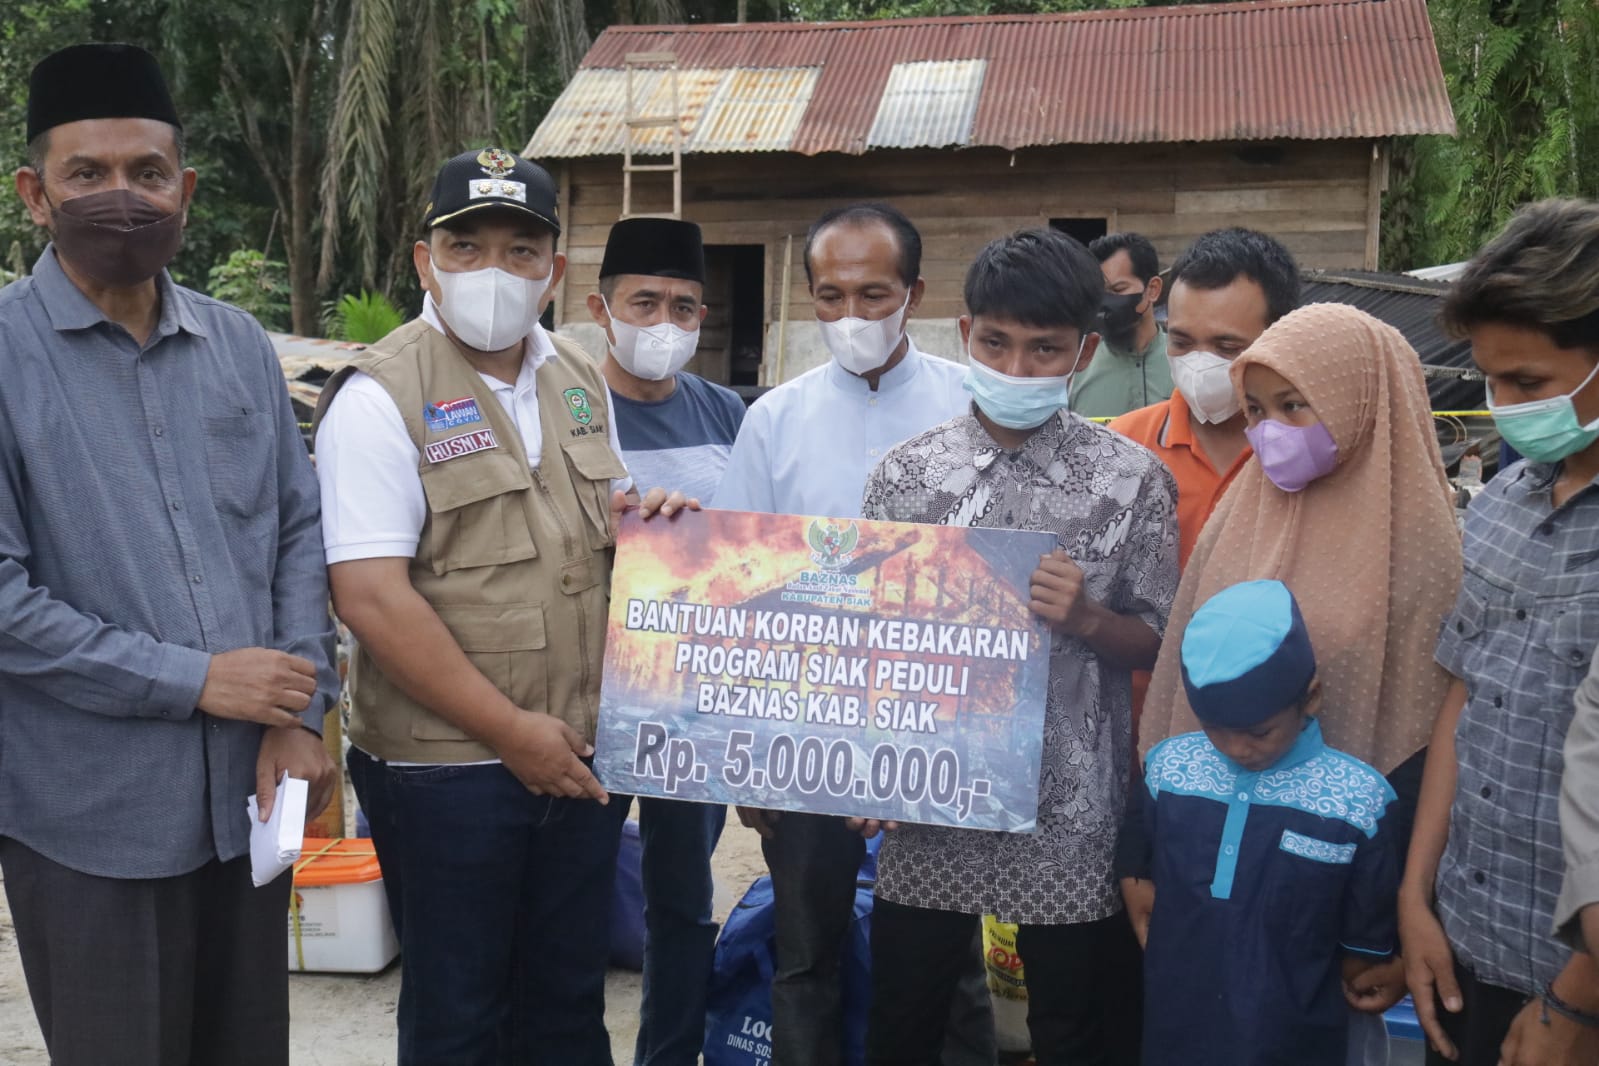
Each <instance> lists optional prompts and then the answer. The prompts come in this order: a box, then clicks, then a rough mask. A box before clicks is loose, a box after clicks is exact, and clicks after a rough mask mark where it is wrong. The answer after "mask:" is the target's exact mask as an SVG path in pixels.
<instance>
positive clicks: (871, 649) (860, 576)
mask: <svg viewBox="0 0 1599 1066" xmlns="http://www.w3.org/2000/svg"><path fill="white" fill-rule="evenodd" d="M1053 546H1054V538H1053V537H1052V536H1051V535H1050V534H1047V533H1029V532H1018V531H1014V530H997V529H968V528H952V527H946V526H921V525H905V524H900V523H894V522H867V521H859V520H856V521H851V520H835V519H827V518H813V517H801V516H795V515H765V514H747V513H744V512H738V511H702V512H697V513H694V512H691V513H687V514H683V515H681V516H679V517H678V518H676V519H674V520H671V521H667V520H663V519H656V520H653V521H650V522H641V521H640V520H639V519H638V517H637V515H636V514H633V513H629V515H628V516H627V517H626V518H624V519H623V522H622V526H621V529H620V531H619V533H618V537H617V549H616V566H615V572H614V574H613V577H612V585H611V616H610V625H609V631H608V633H607V637H606V650H605V677H604V683H603V689H602V692H601V699H600V722H599V734H598V739H597V740H596V743H595V748H596V753H595V769H596V772H597V773H598V775H599V778H600V780H601V781H602V782H603V783H604V784H605V787H606V788H608V789H611V790H614V791H617V792H623V793H630V794H633V795H645V796H665V797H670V798H673V799H683V800H696V801H700V802H708V803H735V804H741V805H744V806H752V807H765V808H771V809H777V810H794V811H809V812H812V813H818V814H843V815H859V816H864V817H870V818H883V819H895V820H898V821H906V822H922V823H929V824H935V825H953V826H962V827H965V828H974V829H996V830H1012V831H1019V830H1026V829H1029V828H1031V827H1032V826H1033V824H1034V822H1035V820H1036V817H1037V812H1038V767H1039V756H1040V754H1041V751H1042V748H1043V728H1044V696H1045V689H1046V687H1047V685H1048V680H1049V631H1048V629H1047V627H1046V626H1045V625H1044V624H1043V623H1042V622H1041V621H1040V620H1039V619H1038V618H1037V617H1036V616H1034V615H1033V614H1032V613H1031V612H1030V611H1029V610H1028V608H1027V603H1028V599H1029V595H1028V586H1029V583H1030V581H1029V579H1030V576H1031V574H1032V572H1033V570H1034V569H1035V568H1036V567H1037V566H1038V560H1039V557H1040V556H1042V555H1044V554H1046V553H1047V552H1048V551H1050V550H1051V548H1052V547H1053Z"/></svg>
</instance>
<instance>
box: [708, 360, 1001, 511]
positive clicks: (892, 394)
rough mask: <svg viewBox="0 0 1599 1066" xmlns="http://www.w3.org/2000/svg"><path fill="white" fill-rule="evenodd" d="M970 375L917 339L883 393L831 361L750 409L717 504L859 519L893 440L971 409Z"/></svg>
mask: <svg viewBox="0 0 1599 1066" xmlns="http://www.w3.org/2000/svg"><path fill="white" fill-rule="evenodd" d="M965 380H966V368H965V367H963V366H961V365H960V364H959V363H952V362H950V361H949V360H947V359H941V358H939V357H938V356H930V355H924V354H923V353H922V352H920V351H918V350H917V348H916V345H915V344H914V343H912V344H910V346H909V348H908V350H907V351H906V352H905V358H904V359H902V360H900V363H899V365H898V366H896V367H894V368H893V369H892V370H890V371H888V372H887V373H885V374H884V375H883V376H882V377H881V378H880V379H878V383H877V389H876V391H873V389H872V387H871V386H870V385H869V384H867V382H866V379H865V378H861V377H857V376H856V375H854V374H851V373H850V372H849V371H847V370H845V369H844V368H843V367H841V366H839V365H838V363H837V362H836V361H834V360H831V359H829V360H828V361H827V362H826V363H824V364H823V365H821V366H819V367H816V368H815V369H813V370H808V371H806V372H805V373H804V374H801V375H800V376H799V377H797V378H795V379H794V380H793V381H790V382H788V383H786V384H783V385H779V386H778V387H777V388H775V389H773V390H772V391H771V392H769V393H767V394H766V395H765V396H762V397H761V398H760V400H759V401H758V402H757V403H756V404H755V405H754V406H753V407H751V408H750V410H749V414H747V415H745V416H744V424H743V426H742V427H741V428H740V429H739V433H738V440H737V441H735V442H734V444H733V454H732V455H731V456H729V457H728V462H727V470H726V471H724V472H723V474H722V484H721V487H720V488H719V489H718V490H717V492H716V506H717V507H721V508H725V509H727V510H731V511H764V512H768V513H775V514H805V515H825V516H828V517H831V518H859V517H860V513H861V494H862V492H863V490H864V489H865V487H866V475H868V474H870V473H871V472H872V468H873V467H875V466H876V465H877V463H878V461H879V460H880V459H882V457H883V456H884V455H886V454H887V453H888V450H889V449H890V448H892V447H893V446H894V445H896V444H898V443H900V442H901V441H903V440H906V439H907V438H910V437H913V436H915V435H916V434H918V433H920V432H922V431H923V430H927V429H931V428H933V427H934V426H936V425H938V424H939V423H940V422H944V421H947V420H949V419H951V418H954V417H955V416H956V415H961V414H965V413H966V411H967V409H968V407H969V406H970V402H971V396H970V395H969V394H968V393H967V392H966V390H965V389H964V388H962V386H961V383H962V382H963V381H965Z"/></svg>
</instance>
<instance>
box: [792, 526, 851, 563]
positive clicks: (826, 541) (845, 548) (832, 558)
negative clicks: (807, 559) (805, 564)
mask: <svg viewBox="0 0 1599 1066" xmlns="http://www.w3.org/2000/svg"><path fill="white" fill-rule="evenodd" d="M860 539H861V532H860V530H858V529H856V528H855V523H854V522H851V523H850V524H849V525H848V526H847V527H844V528H842V529H841V528H839V526H838V525H837V524H836V523H833V522H826V521H823V520H822V519H820V518H815V519H812V520H811V526H810V528H809V529H808V530H806V531H805V541H806V543H808V544H809V545H810V546H811V562H813V563H815V564H816V565H817V566H819V567H821V568H822V569H823V570H837V569H839V568H841V567H844V566H848V565H849V563H850V561H851V560H852V559H854V558H855V556H853V555H851V554H850V553H851V552H853V551H854V550H855V542H856V541H858V540H860Z"/></svg>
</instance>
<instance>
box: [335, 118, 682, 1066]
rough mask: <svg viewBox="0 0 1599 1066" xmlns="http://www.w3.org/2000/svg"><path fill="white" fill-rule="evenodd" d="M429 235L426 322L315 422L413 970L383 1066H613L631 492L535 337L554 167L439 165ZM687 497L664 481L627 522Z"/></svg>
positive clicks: (590, 377)
mask: <svg viewBox="0 0 1599 1066" xmlns="http://www.w3.org/2000/svg"><path fill="white" fill-rule="evenodd" d="M424 225H425V227H426V229H427V235H426V238H425V239H423V240H420V241H418V242H417V244H416V248H415V251H414V261H415V264H416V272H417V276H418V278H419V279H420V280H421V284H422V288H423V289H424V290H425V291H426V293H427V295H426V297H425V298H424V302H423V308H422V315H421V317H420V318H418V319H416V320H415V321H412V322H409V323H407V324H406V325H404V326H401V327H400V328H399V329H397V330H395V331H394V332H393V333H391V334H389V336H387V337H385V338H384V339H383V340H381V341H379V342H378V343H377V344H375V345H373V346H372V347H371V348H368V349H367V350H366V351H365V352H363V353H361V355H360V356H359V357H358V358H357V359H356V360H355V361H354V363H353V364H352V365H351V366H349V367H347V368H345V369H343V370H341V371H339V373H337V374H335V375H334V376H333V378H332V379H331V380H330V381H329V382H328V384H327V387H326V389H325V390H324V391H323V394H322V400H321V403H320V404H319V406H318V409H317V418H316V423H317V428H316V445H317V455H318V472H319V476H320V478H321V483H322V500H323V507H324V509H325V510H326V511H327V513H328V516H329V520H328V521H327V522H326V523H325V525H324V529H323V532H324V547H325V549H326V556H327V561H328V565H329V576H330V581H331V584H332V589H333V600H334V607H335V609H336V610H337V611H338V613H339V615H340V617H341V618H343V620H344V621H345V623H346V624H347V625H348V626H349V627H350V630H351V632H353V633H354V634H355V637H356V639H357V641H358V643H359V648H358V650H357V652H356V655H355V658H354V661H353V662H352V664H351V669H350V698H351V720H350V739H351V742H352V744H353V747H352V748H351V750H350V754H349V768H350V776H351V779H352V781H353V782H354V784H355V788H356V793H357V795H358V796H359V797H360V800H361V806H362V808H363V809H364V810H365V811H366V814H367V817H368V819H369V821H370V822H371V825H372V837H373V842H374V844H375V845H376V847H377V852H378V859H379V861H380V863H381V864H382V866H383V874H384V889H385V891H386V892H387V893H388V897H389V904H390V908H391V910H392V912H393V915H394V923H395V929H396V931H397V932H398V933H399V936H400V947H401V951H402V953H403V955H402V962H401V985H400V1004H399V1012H398V1015H399V1016H398V1025H399V1062H400V1064H401V1066H412V1064H434V1063H446V1062H447V1063H451V1064H461V1066H473V1064H500V1063H513V1062H514V1063H551V1064H560V1066H568V1064H570V1066H590V1064H599V1066H610V1064H611V1051H610V1040H609V1038H608V1036H607V1035H606V1032H605V1022H604V1011H605V965H606V958H607V949H606V937H607V930H608V925H609V923H608V920H607V912H608V908H609V903H610V896H611V884H612V878H613V871H614V868H615V860H616V848H617V840H618V836H619V833H620V830H621V817H620V812H621V805H620V804H612V805H607V802H606V801H607V799H608V797H607V796H606V793H605V791H604V789H603V788H602V787H601V786H600V784H599V782H598V781H596V780H595V778H594V776H593V775H592V774H591V773H590V772H589V767H588V758H589V756H590V755H591V754H592V752H593V748H592V742H593V739H594V726H595V717H596V715H597V713H598V707H599V687H600V663H601V656H602V654H603V651H604V643H605V624H606V613H607V594H608V587H609V584H610V553H611V546H612V543H613V540H612V536H613V530H614V528H615V521H616V514H617V513H619V512H620V511H621V510H622V509H623V507H624V506H626V505H627V503H628V502H629V501H632V502H637V497H636V494H633V493H631V489H630V485H631V482H630V481H629V479H628V477H627V471H626V470H625V469H624V468H623V465H622V462H621V460H620V459H619V458H618V455H619V453H620V449H619V448H618V446H617V442H616V435H615V434H616V430H615V427H614V426H613V425H612V422H611V405H610V402H609V395H608V393H607V391H606V387H605V381H604V379H603V378H602V377H601V375H600V372H599V369H598V368H597V367H596V366H595V364H594V363H593V362H592V361H591V360H590V359H589V358H588V357H587V356H586V355H584V353H583V352H582V351H581V350H580V349H578V348H577V347H575V346H574V345H572V344H569V343H567V342H566V341H564V340H560V339H557V338H555V337H552V336H550V335H549V334H547V333H546V332H545V331H544V330H543V329H541V328H540V327H539V325H538V315H539V312H540V311H541V310H542V309H543V306H544V304H545V302H546V294H547V293H548V292H549V291H550V289H551V288H552V287H553V286H554V285H555V284H556V283H557V282H559V281H560V279H561V274H562V272H563V270H564V269H565V266H566V262H565V257H564V256H562V255H560V254H559V253H557V252H556V251H555V238H556V236H557V235H558V234H559V233H560V225H559V221H558V219H557V215H556V210H555V186H554V183H553V182H552V181H551V180H550V176H549V174H547V173H546V172H545V171H544V170H542V169H541V168H539V167H537V166H535V165H534V164H532V163H529V162H527V161H525V160H522V159H519V158H517V157H516V156H514V155H512V154H511V153H509V152H506V151H504V150H502V149H498V148H488V149H484V150H483V151H481V152H479V151H470V152H466V153H464V154H462V155H459V156H456V157H455V158H454V159H451V160H450V161H449V162H448V163H446V164H445V165H444V167H443V169H441V170H440V172H439V175H438V178H437V180H436V181H435V183H434V187H433V196H432V200H431V202H430V203H429V204H428V207H427V210H426V213H425V219H424ZM624 490H626V491H627V492H628V495H627V496H624ZM684 506H686V505H685V503H684V501H683V499H682V497H681V496H680V495H676V494H674V495H673V496H672V497H671V498H670V499H668V498H667V497H666V494H665V493H664V492H661V491H660V490H655V491H653V492H652V493H651V494H650V498H649V499H647V500H646V501H644V505H643V513H644V514H645V515H646V516H648V515H649V514H652V513H654V512H655V511H657V510H658V511H659V512H660V513H662V514H666V515H671V514H673V513H675V512H676V511H678V510H680V509H682V508H683V507H684Z"/></svg>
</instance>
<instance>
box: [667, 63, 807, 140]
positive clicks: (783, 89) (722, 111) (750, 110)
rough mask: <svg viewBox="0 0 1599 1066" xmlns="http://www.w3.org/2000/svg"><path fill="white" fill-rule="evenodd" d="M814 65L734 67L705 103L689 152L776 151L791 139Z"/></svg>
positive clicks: (805, 105) (803, 114) (801, 113)
mask: <svg viewBox="0 0 1599 1066" xmlns="http://www.w3.org/2000/svg"><path fill="white" fill-rule="evenodd" d="M820 74H821V71H820V70H818V69H816V68H815V67H800V68H787V69H783V70H734V71H731V72H729V73H728V76H727V77H726V78H724V79H722V87H721V88H720V89H718V90H717V93H716V95H715V96H713V97H712V98H711V99H710V101H709V102H708V103H707V104H706V105H705V113H704V115H703V116H702V117H701V119H700V125H699V128H698V129H697V130H696V131H695V132H694V134H693V136H692V137H690V138H688V140H687V142H686V143H685V144H684V151H688V152H776V151H783V150H785V149H787V148H788V146H789V145H790V144H791V143H792V142H793V140H794V131H795V130H797V129H799V124H800V120H801V119H803V118H804V117H805V109H806V108H807V107H808V106H810V102H811V94H812V93H813V92H815V91H816V79H817V77H818V76H820Z"/></svg>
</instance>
